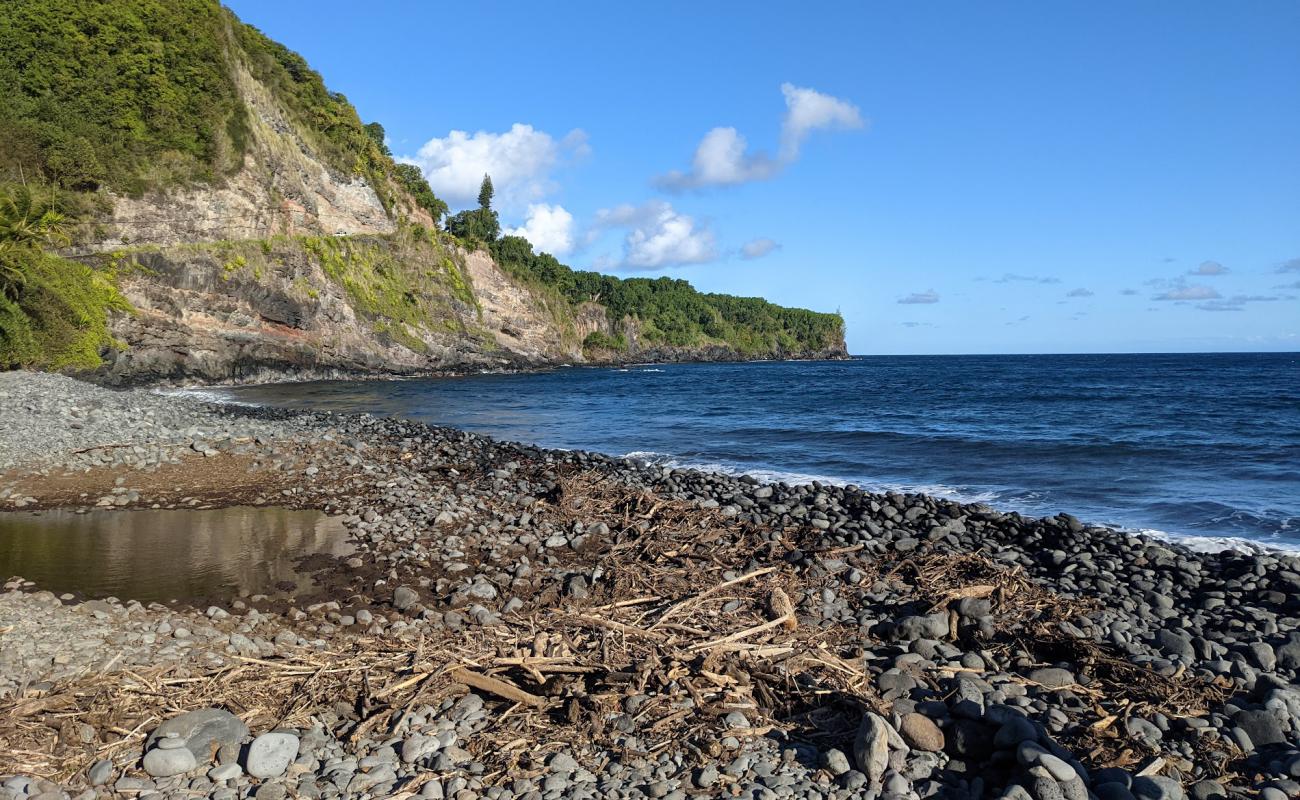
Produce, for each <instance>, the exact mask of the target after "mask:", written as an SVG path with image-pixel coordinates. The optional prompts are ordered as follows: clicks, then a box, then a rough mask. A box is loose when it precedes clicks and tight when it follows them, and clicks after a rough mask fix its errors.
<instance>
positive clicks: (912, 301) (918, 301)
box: [898, 289, 939, 306]
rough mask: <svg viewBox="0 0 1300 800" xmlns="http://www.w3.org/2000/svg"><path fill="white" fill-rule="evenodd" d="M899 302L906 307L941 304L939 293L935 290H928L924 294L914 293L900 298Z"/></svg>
mask: <svg viewBox="0 0 1300 800" xmlns="http://www.w3.org/2000/svg"><path fill="white" fill-rule="evenodd" d="M898 302H899V303H902V304H903V305H905V306H912V305H929V304H931V303H937V302H939V293H938V292H936V291H935V290H933V289H927V290H925V291H924V292H912V293H911V294H909V295H908V296H906V297H900V298H898Z"/></svg>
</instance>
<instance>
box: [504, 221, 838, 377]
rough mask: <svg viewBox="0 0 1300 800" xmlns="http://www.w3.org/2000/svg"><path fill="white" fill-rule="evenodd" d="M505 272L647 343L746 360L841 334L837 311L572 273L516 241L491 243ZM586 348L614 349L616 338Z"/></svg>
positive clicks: (828, 341) (656, 281)
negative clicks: (635, 327) (600, 313)
mask: <svg viewBox="0 0 1300 800" xmlns="http://www.w3.org/2000/svg"><path fill="white" fill-rule="evenodd" d="M491 249H492V255H493V257H494V258H495V259H496V261H497V263H498V264H500V265H501V266H502V268H504V269H505V270H507V271H508V272H510V273H512V274H514V275H516V276H518V277H519V278H521V279H522V280H524V281H525V282H528V283H537V284H542V285H544V286H549V287H553V288H554V289H555V290H557V291H558V292H559V293H560V295H562V296H563V297H564V298H565V299H566V300H568V301H569V302H570V303H574V304H581V303H586V302H597V303H600V304H601V305H603V306H604V307H605V313H606V314H607V315H608V317H609V319H610V321H611V322H613V323H615V324H621V323H622V322H623V321H624V320H625V319H628V318H631V319H634V320H636V321H638V322H640V323H641V334H642V336H643V337H644V338H645V339H646V340H647V341H648V342H649V343H651V344H666V345H671V346H675V347H688V346H698V345H702V344H709V343H710V342H714V343H718V344H727V345H730V346H732V347H734V348H735V349H736V350H738V351H739V352H740V353H742V354H745V355H756V354H761V353H771V354H779V353H781V352H802V351H808V350H821V349H824V348H831V347H835V346H838V344H839V343H840V342H841V341H842V339H843V335H844V320H843V318H842V317H840V315H839V314H823V313H818V312H815V311H807V310H805V309H802V308H786V307H783V306H778V305H775V304H773V303H769V302H767V301H766V300H763V299H761V298H757V297H732V296H731V295H725V294H705V293H702V292H699V291H697V290H696V289H695V287H693V286H691V284H690V283H689V282H687V281H684V280H681V279H677V278H668V277H661V278H616V277H614V276H612V275H602V274H600V273H598V272H587V271H581V270H575V269H572V268H570V267H568V266H566V265H564V264H561V263H560V262H559V261H558V260H557V259H556V258H555V257H554V256H552V255H550V254H549V253H535V252H534V251H533V246H532V245H531V244H530V243H529V242H528V240H527V239H524V238H522V237H519V236H503V237H501V238H500V239H497V240H496V241H494V242H493V243H492V244H491ZM591 344H594V345H595V346H600V347H607V348H613V349H619V347H618V341H617V340H616V339H614V340H611V341H608V342H607V341H605V340H604V339H603V338H601V337H597V338H596V339H595V340H594V341H593V342H591Z"/></svg>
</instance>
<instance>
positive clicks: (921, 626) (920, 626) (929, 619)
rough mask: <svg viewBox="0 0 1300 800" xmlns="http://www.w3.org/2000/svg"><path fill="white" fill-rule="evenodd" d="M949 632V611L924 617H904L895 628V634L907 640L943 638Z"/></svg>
mask: <svg viewBox="0 0 1300 800" xmlns="http://www.w3.org/2000/svg"><path fill="white" fill-rule="evenodd" d="M948 633H949V630H948V614H947V612H942V613H938V614H930V615H927V616H923V617H922V616H914V617H903V618H902V619H900V620H899V621H898V623H897V626H896V628H895V634H896V635H897V636H898V638H899V639H901V640H902V641H905V642H911V641H915V640H917V639H943V638H945V637H946V636H947V635H948Z"/></svg>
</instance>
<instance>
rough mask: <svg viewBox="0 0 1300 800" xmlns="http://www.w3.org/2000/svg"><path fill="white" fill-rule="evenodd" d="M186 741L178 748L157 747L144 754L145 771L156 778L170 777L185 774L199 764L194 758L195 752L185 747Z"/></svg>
mask: <svg viewBox="0 0 1300 800" xmlns="http://www.w3.org/2000/svg"><path fill="white" fill-rule="evenodd" d="M183 745H184V743H183V742H182V746H181V747H178V748H174V749H171V750H163V749H161V748H157V747H155V748H154V749H152V750H150V751H149V752H147V753H145V754H144V761H143V762H142V765H143V766H144V771H145V772H147V773H149V775H151V776H152V777H155V778H170V777H171V776H173V775H184V774H185V773H187V772H189V771H190V770H192V769H194V768H195V767H197V766H198V765H199V764H198V762H197V761H196V760H195V759H194V754H193V753H191V752H190V751H189V750H188V749H187V748H185V747H184V746H183Z"/></svg>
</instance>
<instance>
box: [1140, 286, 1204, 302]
mask: <svg viewBox="0 0 1300 800" xmlns="http://www.w3.org/2000/svg"><path fill="white" fill-rule="evenodd" d="M1220 297H1221V295H1220V294H1219V293H1218V292H1217V291H1215V290H1214V289H1211V288H1210V287H1209V286H1175V287H1174V288H1172V289H1170V290H1169V291H1167V292H1163V293H1161V294H1158V295H1156V296H1155V297H1153V298H1151V299H1152V300H1175V301H1181V300H1218V299H1219V298H1220Z"/></svg>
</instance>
